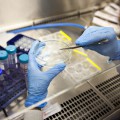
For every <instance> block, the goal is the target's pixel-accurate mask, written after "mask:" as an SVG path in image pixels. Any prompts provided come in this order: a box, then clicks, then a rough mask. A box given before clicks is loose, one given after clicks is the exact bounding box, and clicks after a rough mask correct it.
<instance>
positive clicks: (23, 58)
mask: <svg viewBox="0 0 120 120" xmlns="http://www.w3.org/2000/svg"><path fill="white" fill-rule="evenodd" d="M28 59H29V58H28V54H22V55H20V56H19V61H20V63H23V64H26V63H28Z"/></svg>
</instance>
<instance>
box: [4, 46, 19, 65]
mask: <svg viewBox="0 0 120 120" xmlns="http://www.w3.org/2000/svg"><path fill="white" fill-rule="evenodd" d="M6 51H7V52H8V61H9V67H11V66H14V67H15V66H16V63H17V57H16V51H17V49H16V47H15V46H14V45H8V46H7V47H6Z"/></svg>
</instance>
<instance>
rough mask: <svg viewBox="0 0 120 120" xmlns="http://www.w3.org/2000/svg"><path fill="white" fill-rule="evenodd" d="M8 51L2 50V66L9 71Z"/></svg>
mask: <svg viewBox="0 0 120 120" xmlns="http://www.w3.org/2000/svg"><path fill="white" fill-rule="evenodd" d="M8 62H9V61H8V53H7V52H6V51H5V50H0V68H2V69H3V70H5V71H8V68H9V64H8Z"/></svg>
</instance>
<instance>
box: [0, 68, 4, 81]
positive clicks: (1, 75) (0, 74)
mask: <svg viewBox="0 0 120 120" xmlns="http://www.w3.org/2000/svg"><path fill="white" fill-rule="evenodd" d="M3 80H4V76H3V70H2V69H1V68H0V81H3Z"/></svg>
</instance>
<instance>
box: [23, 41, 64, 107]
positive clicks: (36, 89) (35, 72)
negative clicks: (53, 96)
mask: <svg viewBox="0 0 120 120" xmlns="http://www.w3.org/2000/svg"><path fill="white" fill-rule="evenodd" d="M44 46H45V44H44V43H40V42H38V41H35V42H34V43H33V46H32V48H31V49H30V51H29V63H28V96H27V99H26V101H25V106H26V107H28V106H31V105H33V104H35V103H37V102H39V101H41V100H43V99H45V98H46V96H47V93H48V87H49V84H50V82H51V81H52V79H53V78H54V77H55V76H57V75H58V74H59V73H60V72H61V71H63V70H64V68H65V64H64V63H61V64H58V65H55V66H54V67H53V68H50V69H49V70H48V71H46V72H42V71H41V70H40V69H41V67H42V66H40V65H38V64H37V63H36V60H35V57H36V56H37V55H38V53H40V52H41V50H42V49H43V47H44ZM45 105H46V103H44V104H42V105H40V106H38V107H40V108H43V107H44V106H45Z"/></svg>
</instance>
